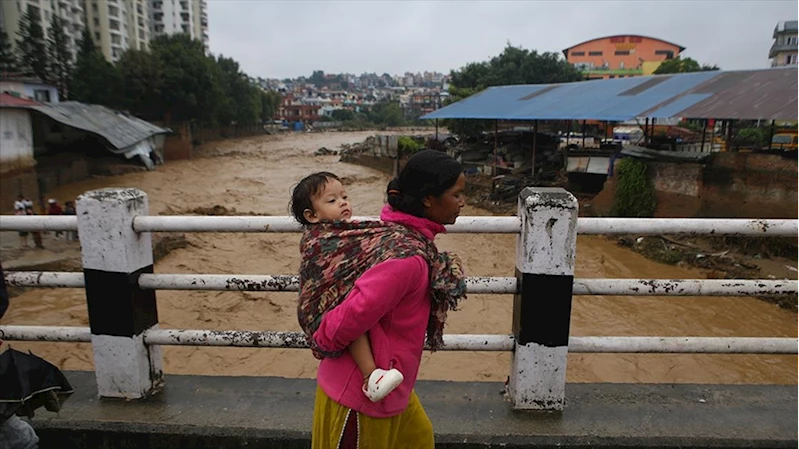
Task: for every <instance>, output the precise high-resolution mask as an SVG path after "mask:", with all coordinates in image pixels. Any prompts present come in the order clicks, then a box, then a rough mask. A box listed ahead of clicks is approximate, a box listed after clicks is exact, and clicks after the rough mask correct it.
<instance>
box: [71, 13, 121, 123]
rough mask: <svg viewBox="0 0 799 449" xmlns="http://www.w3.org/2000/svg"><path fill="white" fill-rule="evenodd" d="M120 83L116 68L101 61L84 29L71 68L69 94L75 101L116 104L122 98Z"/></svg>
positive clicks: (114, 105)
mask: <svg viewBox="0 0 799 449" xmlns="http://www.w3.org/2000/svg"><path fill="white" fill-rule="evenodd" d="M121 84H122V82H121V79H120V75H119V71H118V70H117V69H116V67H114V66H113V65H111V63H109V62H108V61H106V60H105V57H103V54H102V53H100V50H98V49H97V47H95V46H94V42H93V41H92V36H91V34H90V33H89V30H88V29H84V30H83V36H82V37H81V40H80V42H79V43H78V57H77V61H76V62H75V70H74V71H73V72H72V78H71V81H70V82H69V97H70V98H71V99H73V100H75V101H80V102H83V103H89V104H101V105H104V106H108V107H111V108H116V107H119V106H120V104H121V102H122V99H121V98H120V97H121V92H122V86H121Z"/></svg>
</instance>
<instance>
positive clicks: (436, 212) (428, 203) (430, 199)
mask: <svg viewBox="0 0 799 449" xmlns="http://www.w3.org/2000/svg"><path fill="white" fill-rule="evenodd" d="M465 188H466V176H464V175H463V173H461V175H460V176H458V180H457V181H455V184H454V185H453V186H452V187H450V188H449V189H447V190H446V191H445V192H444V193H442V194H441V195H440V196H438V197H435V196H432V195H430V196H427V197H426V198H425V199H424V200H423V201H422V204H424V215H425V217H427V218H428V219H429V220H432V221H435V222H436V223H441V224H444V225H447V224H453V223H455V220H456V219H457V218H458V215H459V214H460V213H461V208H463V206H465V205H466V200H465V199H464V197H463V190H464V189H465Z"/></svg>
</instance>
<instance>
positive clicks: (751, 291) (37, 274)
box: [6, 271, 799, 296]
mask: <svg viewBox="0 0 799 449" xmlns="http://www.w3.org/2000/svg"><path fill="white" fill-rule="evenodd" d="M6 282H8V284H9V285H11V286H15V287H50V288H82V287H83V286H84V283H83V273H73V272H48V271H12V272H8V273H6ZM517 284H518V283H517V280H516V278H513V277H469V278H467V279H466V286H467V291H468V292H469V293H472V294H514V293H516V292H517V291H518V285H517ZM139 286H140V287H141V288H143V289H148V290H214V291H251V292H258V291H276V292H295V291H297V290H298V288H299V279H298V277H297V276H293V275H276V276H268V275H230V274H142V275H141V276H140V277H139ZM797 292H799V281H796V280H774V279H580V278H578V279H575V280H574V287H573V292H572V293H573V294H574V295H576V296H582V295H603V296H771V295H794V294H797Z"/></svg>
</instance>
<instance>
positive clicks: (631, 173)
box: [612, 158, 657, 217]
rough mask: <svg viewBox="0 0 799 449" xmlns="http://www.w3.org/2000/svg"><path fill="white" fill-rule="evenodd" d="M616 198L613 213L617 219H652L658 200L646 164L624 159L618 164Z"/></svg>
mask: <svg viewBox="0 0 799 449" xmlns="http://www.w3.org/2000/svg"><path fill="white" fill-rule="evenodd" d="M616 173H617V174H616V176H617V178H616V197H615V198H614V202H613V209H612V213H613V216H615V217H651V216H653V215H654V214H655V207H656V206H657V199H656V197H655V187H654V185H653V184H652V179H651V178H650V177H649V169H648V166H647V165H646V162H644V161H642V160H640V159H631V158H624V159H622V160H620V161H619V162H618V164H616Z"/></svg>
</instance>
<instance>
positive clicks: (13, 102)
mask: <svg viewBox="0 0 799 449" xmlns="http://www.w3.org/2000/svg"><path fill="white" fill-rule="evenodd" d="M40 104H41V103H38V102H36V101H33V100H28V99H26V98H20V97H15V96H13V95H11V94H9V93H6V92H3V93H0V108H24V107H28V106H39V105H40Z"/></svg>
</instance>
